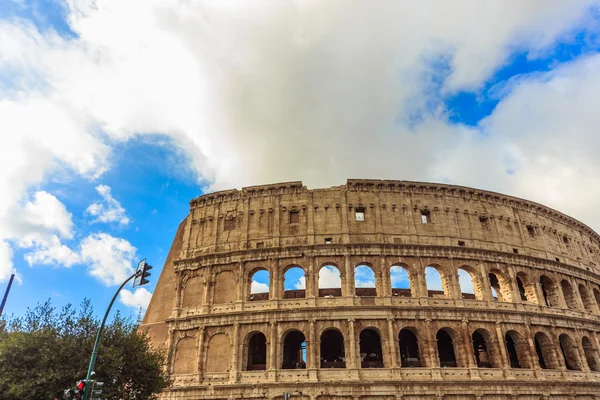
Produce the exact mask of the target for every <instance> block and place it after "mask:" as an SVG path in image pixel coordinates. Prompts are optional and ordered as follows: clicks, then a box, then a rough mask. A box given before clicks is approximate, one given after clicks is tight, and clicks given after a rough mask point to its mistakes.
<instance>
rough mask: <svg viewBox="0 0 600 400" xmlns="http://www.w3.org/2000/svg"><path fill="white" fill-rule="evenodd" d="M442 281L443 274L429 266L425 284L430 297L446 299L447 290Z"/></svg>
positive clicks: (426, 271)
mask: <svg viewBox="0 0 600 400" xmlns="http://www.w3.org/2000/svg"><path fill="white" fill-rule="evenodd" d="M444 283H445V282H444V280H442V274H441V273H440V271H438V269H437V268H435V267H432V266H429V267H426V268H425V284H426V285H427V295H428V296H429V297H446V288H445V286H446V285H445V284H444Z"/></svg>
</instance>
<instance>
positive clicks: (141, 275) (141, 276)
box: [133, 258, 152, 287]
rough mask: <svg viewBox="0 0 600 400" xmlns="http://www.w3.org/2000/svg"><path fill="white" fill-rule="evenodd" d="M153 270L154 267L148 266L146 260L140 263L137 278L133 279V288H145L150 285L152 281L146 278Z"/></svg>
mask: <svg viewBox="0 0 600 400" xmlns="http://www.w3.org/2000/svg"><path fill="white" fill-rule="evenodd" d="M151 269H152V265H150V264H148V263H147V262H146V259H145V258H144V259H143V260H142V261H140V262H139V263H138V266H137V270H136V274H135V278H134V279H133V287H136V286H143V285H145V284H147V283H149V282H150V281H149V280H148V279H146V278H148V277H149V276H150V272H148V271H150V270H151Z"/></svg>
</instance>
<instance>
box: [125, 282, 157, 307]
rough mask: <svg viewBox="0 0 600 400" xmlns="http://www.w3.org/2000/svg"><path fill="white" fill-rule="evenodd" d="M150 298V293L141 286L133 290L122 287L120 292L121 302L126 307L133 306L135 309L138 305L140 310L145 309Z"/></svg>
mask: <svg viewBox="0 0 600 400" xmlns="http://www.w3.org/2000/svg"><path fill="white" fill-rule="evenodd" d="M151 298H152V293H150V292H149V291H148V290H146V288H143V287H140V288H137V289H135V291H134V292H131V291H129V290H127V289H123V290H121V294H120V300H121V303H123V304H125V305H126V306H127V307H132V308H135V309H136V310H137V309H139V308H140V307H141V308H142V310H145V309H147V308H148V304H150V299H151Z"/></svg>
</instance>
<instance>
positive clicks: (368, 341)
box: [359, 328, 383, 368]
mask: <svg viewBox="0 0 600 400" xmlns="http://www.w3.org/2000/svg"><path fill="white" fill-rule="evenodd" d="M359 349H360V350H359V352H360V353H359V354H360V366H361V368H383V349H382V347H381V336H380V334H379V330H378V329H375V328H365V329H363V330H362V331H361V332H360V335H359Z"/></svg>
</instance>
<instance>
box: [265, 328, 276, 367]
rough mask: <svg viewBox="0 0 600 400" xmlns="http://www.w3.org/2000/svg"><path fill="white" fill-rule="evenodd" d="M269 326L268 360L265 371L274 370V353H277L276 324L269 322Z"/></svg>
mask: <svg viewBox="0 0 600 400" xmlns="http://www.w3.org/2000/svg"><path fill="white" fill-rule="evenodd" d="M269 325H270V331H269V360H268V362H267V369H268V370H275V369H276V367H275V353H276V351H277V343H276V342H277V339H276V337H275V335H276V334H277V322H275V321H271V322H269Z"/></svg>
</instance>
